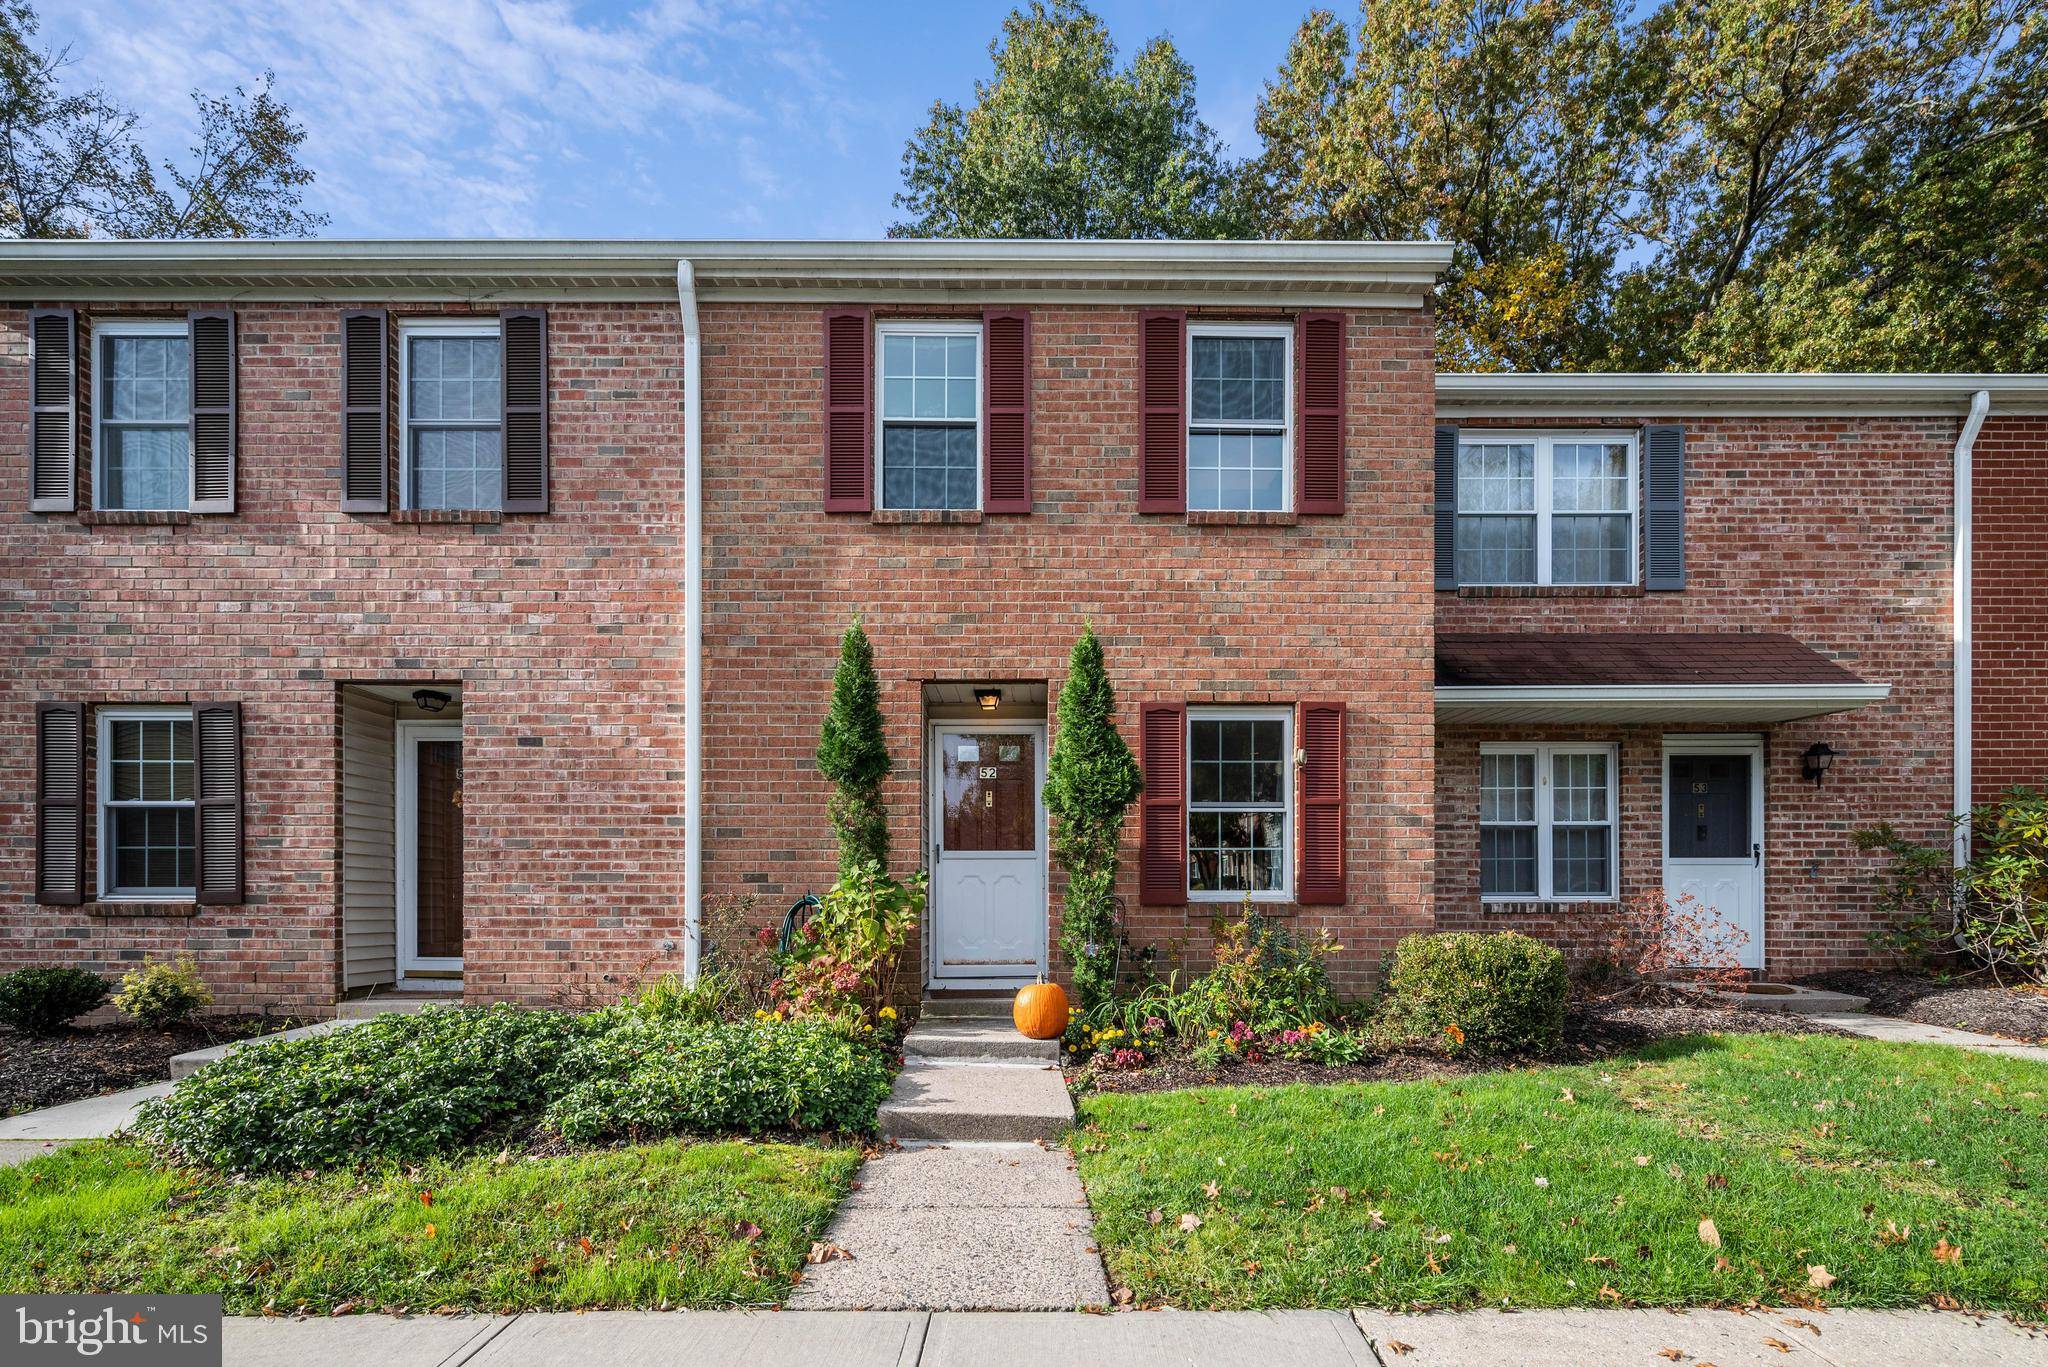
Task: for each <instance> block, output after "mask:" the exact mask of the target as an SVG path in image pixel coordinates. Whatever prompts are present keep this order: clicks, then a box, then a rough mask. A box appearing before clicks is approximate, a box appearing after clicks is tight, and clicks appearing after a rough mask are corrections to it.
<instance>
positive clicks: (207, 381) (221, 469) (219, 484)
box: [185, 309, 235, 513]
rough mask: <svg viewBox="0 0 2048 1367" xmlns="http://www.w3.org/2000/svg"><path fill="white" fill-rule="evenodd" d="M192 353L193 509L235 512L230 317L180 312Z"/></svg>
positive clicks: (232, 327)
mask: <svg viewBox="0 0 2048 1367" xmlns="http://www.w3.org/2000/svg"><path fill="white" fill-rule="evenodd" d="M185 325H186V327H187V328H189V329H190V330H191V342H190V345H189V346H188V348H187V350H188V351H189V352H190V353H191V357H192V511H193V512H195V513H231V512H233V511H234V510H235V315H234V314H232V313H227V312H223V311H219V310H209V309H195V310H194V311H193V312H191V313H188V314H186V315H185Z"/></svg>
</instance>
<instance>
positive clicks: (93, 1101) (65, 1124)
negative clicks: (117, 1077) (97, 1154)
mask: <svg viewBox="0 0 2048 1367" xmlns="http://www.w3.org/2000/svg"><path fill="white" fill-rule="evenodd" d="M170 1090H171V1084H170V1083H168V1082H152V1083H151V1084H150V1085H149V1086H147V1087H130V1088H129V1089H128V1090H127V1091H125V1092H109V1093H107V1094H106V1095H105V1096H89V1097H87V1098H86V1099H85V1100H83V1101H68V1102H66V1103H65V1104H63V1105H62V1106H46V1107H44V1108H43V1109H42V1110H40V1111H24V1112H23V1113H22V1114H20V1115H13V1116H8V1117H7V1118H6V1119H4V1120H0V1166H12V1165H13V1164H15V1163H26V1162H28V1160H29V1159H31V1158H40V1157H42V1156H43V1155H44V1154H46V1153H54V1152H55V1151H56V1150H58V1149H61V1148H63V1147H64V1145H66V1144H68V1143H70V1142H71V1141H73V1140H75V1139H105V1138H106V1137H107V1136H108V1135H110V1134H112V1133H114V1131H116V1130H120V1129H125V1128H127V1125H128V1122H129V1121H131V1120H133V1119H134V1118H135V1112H136V1111H137V1110H138V1109H140V1107H141V1106H142V1103H143V1102H145V1101H148V1100H149V1099H150V1098H152V1097H159V1096H162V1095H163V1094H164V1093H166V1092H168V1091H170Z"/></svg>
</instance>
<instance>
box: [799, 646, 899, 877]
mask: <svg viewBox="0 0 2048 1367" xmlns="http://www.w3.org/2000/svg"><path fill="white" fill-rule="evenodd" d="M817 759H818V772H819V773H821V774H823V775H824V776H825V777H826V778H828V779H830V780H832V801H831V805H830V806H829V807H828V808H827V809H826V815H827V816H828V817H829V818H830V819H831V822H832V831H833V833H834V834H835V835H837V836H838V837H839V876H840V877H841V878H845V877H847V876H849V875H851V874H853V873H854V872H855V871H857V870H859V869H860V868H862V867H863V866H865V865H868V864H873V865H874V866H875V867H877V868H879V869H881V870H883V871H884V872H886V871H887V870H888V867H889V809H888V808H887V807H885V806H884V805H883V804H882V781H883V780H884V779H886V778H888V777H889V768H890V760H889V745H888V742H887V740H886V739H885V738H884V736H883V723H882V681H881V679H880V678H879V677H878V676H877V675H876V673H875V650H874V647H873V646H871V645H869V644H868V634H867V632H865V631H863V630H861V625H860V618H858V617H856V618H854V619H853V624H852V625H851V626H849V627H847V629H846V634H845V635H843V636H841V637H840V638H839V667H838V668H837V669H836V670H834V671H833V673H832V705H831V707H830V709H829V710H828V711H827V712H826V714H825V722H824V725H823V726H821V727H820V728H819V730H818V756H817Z"/></svg>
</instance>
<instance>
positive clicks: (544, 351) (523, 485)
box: [498, 309, 548, 513]
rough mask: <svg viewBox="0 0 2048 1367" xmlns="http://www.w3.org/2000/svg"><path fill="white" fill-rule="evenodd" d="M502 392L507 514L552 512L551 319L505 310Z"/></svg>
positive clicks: (502, 320)
mask: <svg viewBox="0 0 2048 1367" xmlns="http://www.w3.org/2000/svg"><path fill="white" fill-rule="evenodd" d="M498 335H499V342H500V347H499V353H500V356H501V358H502V359H501V360H500V365H501V366H502V367H503V375H502V380H503V385H502V387H501V391H500V392H501V393H502V394H503V396H504V403H505V433H504V448H503V449H504V455H505V488H504V503H503V504H502V505H501V506H502V507H503V508H504V510H505V511H506V512H508V513H544V512H546V511H547V510H548V315H547V313H546V311H545V310H542V309H506V310H505V311H503V312H502V313H500V314H499V315H498Z"/></svg>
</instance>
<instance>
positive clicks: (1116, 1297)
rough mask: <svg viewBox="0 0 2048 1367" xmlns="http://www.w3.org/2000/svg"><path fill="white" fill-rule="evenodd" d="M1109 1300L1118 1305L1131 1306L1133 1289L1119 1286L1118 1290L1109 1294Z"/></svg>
mask: <svg viewBox="0 0 2048 1367" xmlns="http://www.w3.org/2000/svg"><path fill="white" fill-rule="evenodd" d="M1109 1298H1110V1300H1112V1301H1114V1302H1116V1304H1118V1305H1129V1304H1130V1303H1131V1288H1129V1287H1128V1286H1119V1287H1118V1288H1117V1289H1116V1290H1114V1291H1112V1292H1110V1293H1109Z"/></svg>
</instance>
